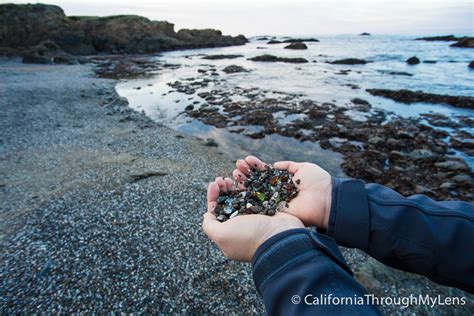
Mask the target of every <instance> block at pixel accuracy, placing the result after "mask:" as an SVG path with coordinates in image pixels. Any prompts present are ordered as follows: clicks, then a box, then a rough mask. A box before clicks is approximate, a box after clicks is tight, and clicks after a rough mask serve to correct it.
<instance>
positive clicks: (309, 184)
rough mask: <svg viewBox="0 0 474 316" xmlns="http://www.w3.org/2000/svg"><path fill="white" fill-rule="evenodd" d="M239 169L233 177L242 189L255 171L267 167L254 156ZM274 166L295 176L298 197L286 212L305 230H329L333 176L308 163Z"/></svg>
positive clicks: (239, 166)
mask: <svg viewBox="0 0 474 316" xmlns="http://www.w3.org/2000/svg"><path fill="white" fill-rule="evenodd" d="M236 166H237V169H235V170H234V172H233V177H234V178H235V179H236V181H237V182H239V183H240V184H239V186H242V185H243V184H242V183H243V182H244V181H245V180H246V179H247V176H248V175H249V174H250V171H251V170H252V169H257V170H264V169H265V166H266V164H265V163H263V162H262V161H261V160H260V159H258V158H256V157H254V156H248V157H247V158H245V160H242V159H240V160H237V163H236ZM273 166H274V167H275V168H277V169H285V170H288V172H290V173H291V174H293V177H292V180H293V182H294V183H295V185H296V187H297V189H298V195H297V196H296V198H294V199H293V200H291V202H290V203H289V204H288V206H289V207H288V208H285V209H284V212H286V213H288V214H291V215H294V216H296V217H298V218H299V219H300V220H301V221H302V222H303V223H304V224H305V225H306V226H316V227H320V228H327V227H328V222H329V213H330V212H331V192H332V181H331V176H330V174H329V173H327V172H326V171H325V170H324V169H322V168H321V167H319V166H318V165H315V164H312V163H309V162H302V163H298V162H293V161H280V162H276V163H275V164H274V165H273ZM297 180H299V181H297ZM298 182H299V184H298Z"/></svg>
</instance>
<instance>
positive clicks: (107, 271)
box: [0, 59, 472, 315]
mask: <svg viewBox="0 0 474 316" xmlns="http://www.w3.org/2000/svg"><path fill="white" fill-rule="evenodd" d="M0 68H1V75H2V77H3V78H7V79H8V80H6V81H2V84H1V85H0V89H1V92H2V93H1V99H0V103H1V107H0V108H1V111H2V116H1V117H2V122H1V123H2V147H1V148H2V151H1V161H0V168H1V172H2V175H3V179H2V183H1V199H0V200H1V209H2V213H1V216H2V219H1V223H2V227H1V231H2V240H1V266H0V276H1V280H2V286H1V297H2V307H1V309H2V311H3V312H6V313H16V312H24V313H28V312H40V311H41V312H45V313H48V312H52V313H58V312H63V313H67V312H99V313H100V312H114V311H115V312H119V311H120V312H143V313H156V312H164V313H198V314H219V313H226V314H227V313H231V314H241V313H245V314H262V313H263V311H264V309H263V304H262V301H261V299H260V298H259V296H258V294H257V293H256V291H255V288H254V285H253V281H252V275H251V267H250V265H249V264H244V263H239V262H233V261H230V260H227V259H226V258H225V257H224V256H223V255H222V254H221V253H220V251H219V250H218V249H217V248H216V247H215V246H214V245H213V244H212V243H211V241H209V240H208V239H207V238H206V237H205V235H204V234H203V233H202V231H201V219H202V214H203V213H204V212H205V209H206V200H205V191H206V184H207V183H208V182H209V181H212V180H213V179H214V177H215V176H217V175H226V174H229V173H230V172H231V170H232V169H233V161H232V160H231V158H230V157H229V156H227V155H226V154H223V153H221V152H220V149H219V147H212V146H211V147H209V146H206V144H208V143H207V141H206V140H200V139H197V138H195V137H193V136H188V135H186V134H182V133H179V132H176V131H174V130H172V129H170V128H168V127H165V126H162V125H161V124H158V123H156V122H153V121H152V120H150V119H149V118H148V117H146V116H145V115H144V114H142V113H139V112H136V111H133V110H131V109H130V108H129V107H128V104H127V102H126V100H124V99H123V98H120V97H119V96H118V95H117V94H116V93H115V91H114V86H115V84H116V81H115V80H110V79H99V78H96V77H95V75H94V69H95V66H94V65H93V64H89V65H77V66H51V65H25V64H22V63H20V62H19V61H18V60H5V59H4V60H2V61H1V67H0ZM13 118H15V119H13ZM343 253H344V256H345V258H346V260H348V262H349V264H350V265H351V267H352V268H353V269H354V273H355V276H356V277H357V278H358V280H359V281H360V282H362V284H364V285H365V286H367V287H368V289H369V292H371V293H376V294H377V295H381V294H385V295H387V294H390V295H402V294H408V293H415V294H417V293H420V294H432V295H435V294H440V295H458V296H463V295H466V294H463V293H462V292H461V291H459V290H455V289H450V288H446V287H441V286H438V285H434V284H433V283H431V282H429V281H427V280H426V279H424V278H422V277H419V276H411V275H410V274H407V273H404V272H400V271H396V270H393V269H390V268H388V267H385V266H383V265H382V264H380V263H377V262H376V261H375V260H373V259H369V258H368V257H367V256H366V255H364V254H362V253H361V252H359V251H356V250H350V249H343ZM468 302H469V304H468V305H466V306H456V308H453V307H449V306H444V307H440V309H439V315H444V314H445V313H452V312H453V311H454V312H455V313H459V314H461V313H463V312H466V311H469V310H471V309H472V301H468ZM381 308H382V310H383V311H385V312H390V313H394V314H399V315H405V314H410V313H411V312H413V311H423V310H424V308H427V307H424V306H421V307H419V306H411V307H410V308H408V309H402V308H401V307H396V306H395V307H394V306H382V307H381Z"/></svg>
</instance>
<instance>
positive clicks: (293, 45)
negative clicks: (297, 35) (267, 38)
mask: <svg viewBox="0 0 474 316" xmlns="http://www.w3.org/2000/svg"><path fill="white" fill-rule="evenodd" d="M285 48H286V49H308V46H306V44H305V43H303V42H294V43H291V44H290V45H287V46H285Z"/></svg>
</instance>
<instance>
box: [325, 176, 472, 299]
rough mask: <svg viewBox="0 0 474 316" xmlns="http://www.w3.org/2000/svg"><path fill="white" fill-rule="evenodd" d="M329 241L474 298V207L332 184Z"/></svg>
mask: <svg viewBox="0 0 474 316" xmlns="http://www.w3.org/2000/svg"><path fill="white" fill-rule="evenodd" d="M326 233H327V235H328V236H330V237H333V238H334V239H335V240H336V242H337V243H338V244H339V245H342V246H345V247H351V248H359V249H361V250H363V251H365V252H366V253H368V254H369V255H370V256H372V257H374V258H375V259H377V260H379V261H380V262H382V263H384V264H387V265H389V266H391V267H394V268H397V269H401V270H405V271H409V272H413V273H417V274H421V275H424V276H426V277H428V278H430V279H431V280H433V281H434V282H437V283H440V284H443V285H448V286H453V287H457V288H460V289H462V290H465V291H468V292H474V204H473V203H468V202H460V201H445V202H437V201H434V200H433V199H430V198H428V197H426V196H423V195H414V196H410V197H403V196H401V195H400V194H398V193H397V192H395V191H393V190H391V189H389V188H386V187H384V186H381V185H377V184H368V185H365V184H364V182H363V181H361V180H341V179H337V178H333V191H332V206H331V214H330V217H329V225H328V229H327V232H326Z"/></svg>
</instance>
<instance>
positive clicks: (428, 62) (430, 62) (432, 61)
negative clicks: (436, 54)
mask: <svg viewBox="0 0 474 316" xmlns="http://www.w3.org/2000/svg"><path fill="white" fill-rule="evenodd" d="M423 63H424V64H436V63H437V61H436V60H423Z"/></svg>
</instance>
